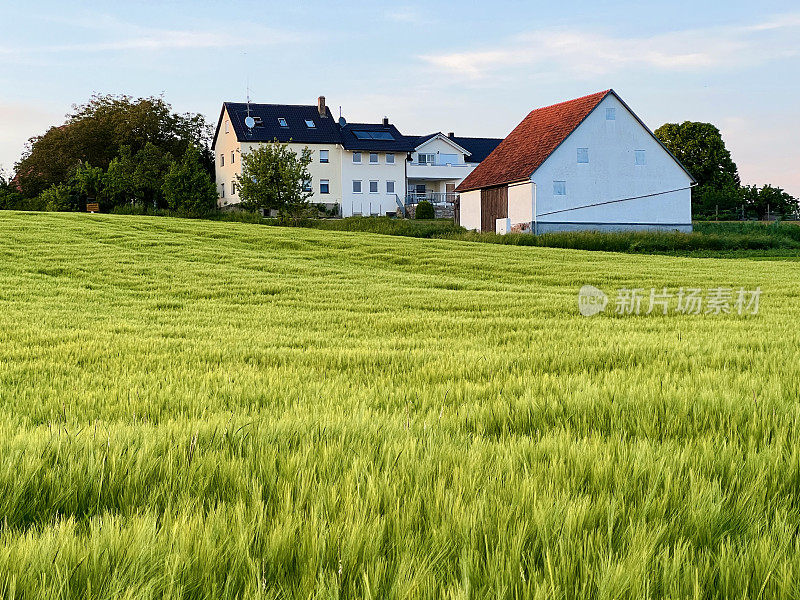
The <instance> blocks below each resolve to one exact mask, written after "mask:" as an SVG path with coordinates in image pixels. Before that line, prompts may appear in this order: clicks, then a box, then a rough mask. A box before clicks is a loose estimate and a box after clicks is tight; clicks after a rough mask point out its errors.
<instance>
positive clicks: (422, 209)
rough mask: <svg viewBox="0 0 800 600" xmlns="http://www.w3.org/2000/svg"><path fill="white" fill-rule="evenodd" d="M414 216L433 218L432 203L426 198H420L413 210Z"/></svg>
mask: <svg viewBox="0 0 800 600" xmlns="http://www.w3.org/2000/svg"><path fill="white" fill-rule="evenodd" d="M414 218H415V219H435V218H436V211H435V210H434V208H433V204H431V203H430V202H428V201H427V200H421V201H420V202H419V204H417V208H416V210H415V211H414Z"/></svg>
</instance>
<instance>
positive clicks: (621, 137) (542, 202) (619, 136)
mask: <svg viewBox="0 0 800 600" xmlns="http://www.w3.org/2000/svg"><path fill="white" fill-rule="evenodd" d="M606 108H615V109H616V120H613V121H609V120H607V119H606ZM578 148H588V149H589V163H588V164H580V163H578V161H577V150H578ZM635 150H644V151H645V156H646V164H645V165H642V166H637V165H636V164H635ZM531 180H532V181H533V182H535V184H536V205H537V215H538V222H539V225H540V229H539V230H540V231H548V230H553V229H573V228H587V227H590V226H592V225H596V224H600V225H612V226H613V225H626V226H634V227H651V226H660V227H671V226H682V227H684V228H685V227H686V226H688V227H689V228H690V227H691V190H689V189H688V187H689V185H690V183H691V179H690V178H689V176H688V175H687V174H686V172H685V171H684V170H683V169H681V167H680V166H678V164H677V163H676V162H675V161H674V160H673V158H672V157H671V156H670V155H669V153H667V152H666V150H664V149H663V148H662V147H661V145H660V144H659V143H658V142H657V141H656V140H655V139H653V137H652V136H651V135H650V133H649V132H648V131H646V130H645V129H644V128H643V127H642V126H641V124H640V123H639V122H638V121H637V120H636V118H635V117H634V116H633V115H632V114H630V112H628V110H627V109H626V108H625V107H624V105H623V104H622V103H621V102H619V100H617V98H615V97H614V96H613V95H609V96H607V97H606V98H605V99H604V100H603V101H602V102H601V103H600V105H599V106H598V107H597V108H596V109H595V110H594V111H593V112H592V113H591V114H590V115H589V116H588V117H587V118H586V120H585V121H584V122H583V123H582V124H581V125H580V126H579V127H578V128H577V129H576V130H575V131H574V132H572V134H571V135H570V136H569V137H568V138H567V139H566V140H565V141H564V143H562V144H561V146H560V147H559V148H557V149H556V150H555V152H553V154H551V155H550V157H549V158H548V159H547V160H546V161H545V162H544V163H543V164H542V166H541V167H539V169H537V170H536V172H535V173H534V174H533V176H532V177H531ZM554 181H564V182H566V184H565V185H566V195H564V196H560V195H555V194H554V193H553V182H554ZM679 188H687V189H683V190H681V191H676V192H672V193H669V194H662V195H657V196H653V197H650V198H642V199H637V200H630V201H626V202H618V203H614V204H606V205H604V206H597V207H593V208H582V209H576V210H569V211H566V212H559V213H556V214H545V213H549V212H551V211H560V210H563V209H568V208H573V207H579V206H582V205H587V204H593V203H597V202H606V201H609V200H618V199H623V198H631V197H638V196H645V195H648V194H653V193H657V192H665V191H668V190H675V189H679ZM510 189H511V188H510ZM509 191H510V190H509ZM510 198H511V196H509V199H510ZM527 202H528V200H527V198H525V197H523V196H520V197H519V198H516V195H515V201H514V204H515V206H514V208H513V209H511V207H509V208H510V212H513V213H514V214H519V215H523V213H524V211H523V208H522V204H527ZM517 203H519V204H520V207H519V208H517V206H516V204H517ZM600 228H604V227H600ZM606 228H607V227H606Z"/></svg>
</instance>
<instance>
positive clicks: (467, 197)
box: [459, 190, 481, 231]
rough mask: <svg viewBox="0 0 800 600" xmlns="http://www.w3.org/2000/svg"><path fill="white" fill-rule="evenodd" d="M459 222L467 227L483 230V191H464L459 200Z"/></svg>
mask: <svg viewBox="0 0 800 600" xmlns="http://www.w3.org/2000/svg"><path fill="white" fill-rule="evenodd" d="M459 222H460V224H461V226H462V227H466V228H467V229H475V230H477V231H480V230H481V191H480V190H472V191H470V192H463V193H462V194H461V195H460V201H459Z"/></svg>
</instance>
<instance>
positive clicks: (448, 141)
mask: <svg viewBox="0 0 800 600" xmlns="http://www.w3.org/2000/svg"><path fill="white" fill-rule="evenodd" d="M248 117H250V118H252V119H253V121H252V125H253V126H252V127H250V126H248V125H247V123H248V120H247V118H248ZM273 140H278V141H279V142H282V143H286V144H288V146H289V148H290V149H291V150H293V151H294V152H296V153H298V154H299V153H300V152H302V151H303V150H304V149H305V148H308V149H310V150H311V152H312V162H311V164H310V165H309V167H308V170H309V173H310V175H311V181H310V182H309V185H310V190H311V191H312V192H313V194H312V196H311V197H310V199H309V201H310V202H311V203H312V204H324V205H325V206H326V207H327V208H329V209H330V208H334V207H336V208H337V210H338V213H339V214H340V215H341V216H344V217H348V216H352V215H365V216H367V215H385V214H396V213H397V212H398V210H400V211H405V207H406V206H407V205H409V204H416V203H417V202H419V201H420V200H428V201H430V202H432V203H434V204H440V203H449V204H450V205H453V204H454V201H455V198H456V196H457V195H456V194H455V188H456V186H457V185H458V184H459V183H460V182H461V181H462V180H463V179H464V178H465V177H466V176H467V175H468V174H469V173H470V172H471V171H472V170H473V169H474V168H475V167H476V166H477V163H478V162H479V160H482V159H483V158H485V157H486V155H488V154H489V152H491V150H493V149H494V148H495V147H496V146H497V144H499V143H500V141H501V140H499V139H494V138H457V137H454V136H453V135H452V134H450V135H449V136H445V135H443V134H441V133H435V134H430V135H426V136H406V135H403V134H402V133H400V131H398V130H397V128H396V127H395V126H394V125H393V124H391V123H389V120H388V119H387V118H384V119H383V121H382V122H381V123H347V122H346V121H345V120H344V119H342V118H339V120H338V121H337V120H334V119H333V117H332V115H331V113H330V110H329V109H328V107H327V106H326V104H325V98H324V96H320V98H319V99H318V101H317V105H286V104H249V103H234V102H226V103H224V104H223V106H222V111H221V113H220V118H219V122H218V123H217V130H216V133H215V134H214V141H213V144H212V148H213V150H214V153H215V160H216V169H215V171H216V183H217V192H218V196H219V198H218V205H219V207H220V208H223V209H225V208H233V207H235V206H236V205H238V204H239V203H240V198H239V195H238V190H237V189H236V177H237V176H238V175H240V174H241V172H242V161H241V156H242V154H245V153H247V152H248V151H249V150H251V149H252V148H255V147H257V146H258V145H260V144H264V143H269V142H272V141H273Z"/></svg>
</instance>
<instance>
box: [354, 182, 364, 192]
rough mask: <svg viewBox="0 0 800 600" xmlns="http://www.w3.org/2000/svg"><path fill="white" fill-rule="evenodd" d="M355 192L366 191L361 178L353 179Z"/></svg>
mask: <svg viewBox="0 0 800 600" xmlns="http://www.w3.org/2000/svg"><path fill="white" fill-rule="evenodd" d="M356 184H358V191H356ZM353 193H354V194H363V193H364V185H363V182H362V181H361V180H360V179H353Z"/></svg>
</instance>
